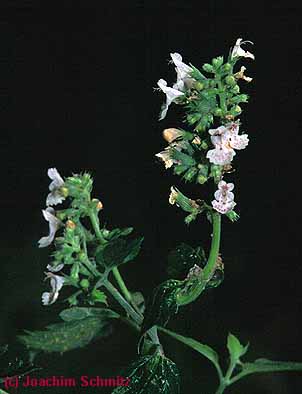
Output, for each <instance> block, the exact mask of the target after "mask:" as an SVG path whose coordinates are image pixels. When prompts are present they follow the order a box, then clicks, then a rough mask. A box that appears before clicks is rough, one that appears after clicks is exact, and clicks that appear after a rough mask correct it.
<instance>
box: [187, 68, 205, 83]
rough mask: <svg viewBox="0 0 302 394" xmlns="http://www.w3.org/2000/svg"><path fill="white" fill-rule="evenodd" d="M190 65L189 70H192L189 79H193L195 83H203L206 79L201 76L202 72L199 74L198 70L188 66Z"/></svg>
mask: <svg viewBox="0 0 302 394" xmlns="http://www.w3.org/2000/svg"><path fill="white" fill-rule="evenodd" d="M190 65H191V68H192V70H193V71H192V72H191V77H192V78H193V79H195V80H196V81H200V82H204V81H205V80H206V79H207V78H206V77H205V76H204V75H203V74H202V72H200V71H199V70H198V68H196V67H194V66H193V65H192V64H190Z"/></svg>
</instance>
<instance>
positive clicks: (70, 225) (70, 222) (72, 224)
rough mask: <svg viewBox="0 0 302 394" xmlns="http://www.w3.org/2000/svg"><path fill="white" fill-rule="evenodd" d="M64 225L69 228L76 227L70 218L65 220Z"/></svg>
mask: <svg viewBox="0 0 302 394" xmlns="http://www.w3.org/2000/svg"><path fill="white" fill-rule="evenodd" d="M65 226H66V228H68V229H70V230H74V229H75V228H76V224H75V223H74V222H73V221H72V220H67V222H66V224H65Z"/></svg>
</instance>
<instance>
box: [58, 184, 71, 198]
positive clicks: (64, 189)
mask: <svg viewBox="0 0 302 394" xmlns="http://www.w3.org/2000/svg"><path fill="white" fill-rule="evenodd" d="M60 192H61V194H62V195H63V197H65V198H66V197H68V195H69V190H68V188H67V187H64V186H63V187H61V188H60Z"/></svg>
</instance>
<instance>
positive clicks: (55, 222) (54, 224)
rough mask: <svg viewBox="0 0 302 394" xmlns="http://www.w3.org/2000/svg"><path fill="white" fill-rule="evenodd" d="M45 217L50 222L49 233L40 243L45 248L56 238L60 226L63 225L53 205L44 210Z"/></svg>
mask: <svg viewBox="0 0 302 394" xmlns="http://www.w3.org/2000/svg"><path fill="white" fill-rule="evenodd" d="M42 213H43V216H44V218H45V219H46V220H47V221H48V223H49V235H47V236H46V237H42V238H41V239H40V240H39V241H38V243H39V248H45V247H46V246H48V245H50V244H51V243H52V241H53V240H54V237H55V235H56V232H57V230H58V228H59V227H60V226H61V224H62V222H61V220H60V219H58V218H57V217H56V216H55V210H54V209H53V208H51V207H48V208H46V209H43V210H42Z"/></svg>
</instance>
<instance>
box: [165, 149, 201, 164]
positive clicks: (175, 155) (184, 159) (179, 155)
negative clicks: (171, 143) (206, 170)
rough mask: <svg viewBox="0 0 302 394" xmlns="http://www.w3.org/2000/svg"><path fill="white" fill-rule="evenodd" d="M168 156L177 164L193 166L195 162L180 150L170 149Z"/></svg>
mask: <svg viewBox="0 0 302 394" xmlns="http://www.w3.org/2000/svg"><path fill="white" fill-rule="evenodd" d="M170 156H171V158H172V159H174V160H177V162H179V164H182V165H184V166H188V167H190V166H194V165H195V164H196V161H195V160H194V159H193V158H192V157H191V156H189V155H187V154H186V153H183V152H180V151H179V150H177V149H173V148H171V149H170Z"/></svg>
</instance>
